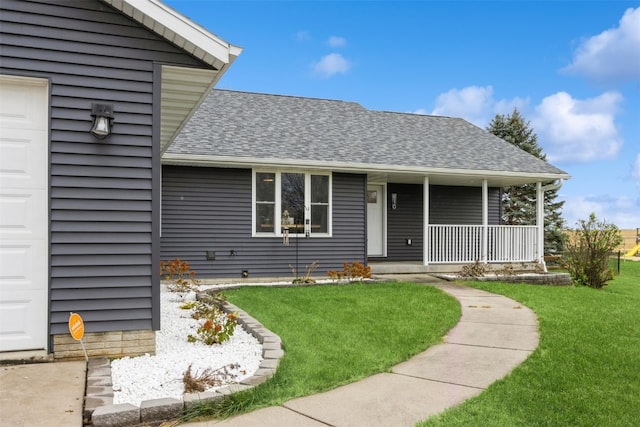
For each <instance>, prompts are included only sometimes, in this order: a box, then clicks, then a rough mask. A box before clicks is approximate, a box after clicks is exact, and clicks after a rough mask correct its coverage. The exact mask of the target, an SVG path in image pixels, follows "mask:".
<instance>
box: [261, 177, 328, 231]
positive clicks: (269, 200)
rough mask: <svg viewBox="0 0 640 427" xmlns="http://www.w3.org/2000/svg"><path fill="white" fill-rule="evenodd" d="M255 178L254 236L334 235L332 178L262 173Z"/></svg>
mask: <svg viewBox="0 0 640 427" xmlns="http://www.w3.org/2000/svg"><path fill="white" fill-rule="evenodd" d="M253 175H254V178H253V206H254V215H253V221H254V225H253V231H254V235H270V236H274V235H277V236H279V235H281V234H282V228H283V224H284V226H286V227H288V228H289V233H291V234H309V235H325V236H326V235H330V234H331V175H319V174H311V173H302V172H259V171H254V174H253Z"/></svg>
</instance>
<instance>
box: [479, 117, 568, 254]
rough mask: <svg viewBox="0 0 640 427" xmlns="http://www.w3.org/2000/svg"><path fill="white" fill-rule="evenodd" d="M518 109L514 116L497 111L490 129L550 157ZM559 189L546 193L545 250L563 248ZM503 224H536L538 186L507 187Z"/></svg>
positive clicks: (510, 140) (526, 148) (536, 153)
mask: <svg viewBox="0 0 640 427" xmlns="http://www.w3.org/2000/svg"><path fill="white" fill-rule="evenodd" d="M529 125H530V123H529V122H528V121H525V119H524V118H523V117H522V115H521V114H520V112H519V111H518V110H517V109H514V110H513V113H511V115H507V116H504V115H501V114H496V116H495V117H494V118H493V120H491V123H489V126H488V127H487V130H488V131H489V132H491V133H492V134H494V135H496V136H497V137H499V138H502V139H504V140H505V141H507V142H508V143H510V144H513V145H515V146H516V147H518V148H520V149H522V150H524V151H526V152H527V153H529V154H532V155H534V156H536V157H538V158H539V159H542V160H545V161H546V159H547V156H546V155H545V154H544V153H543V152H542V148H541V147H540V146H539V145H538V136H537V135H536V134H535V132H534V131H533V129H531V127H530V126H529ZM557 196H558V190H549V191H546V192H545V194H544V251H545V253H559V252H561V251H562V250H563V240H562V229H563V228H564V225H565V224H564V220H563V219H562V216H561V213H560V212H561V210H562V206H563V205H564V202H559V201H556V198H557ZM502 223H503V224H506V225H533V224H535V223H536V185H535V184H525V185H520V186H511V187H505V188H503V191H502Z"/></svg>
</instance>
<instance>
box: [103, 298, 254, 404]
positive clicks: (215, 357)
mask: <svg viewBox="0 0 640 427" xmlns="http://www.w3.org/2000/svg"><path fill="white" fill-rule="evenodd" d="M161 289H162V290H161V302H160V307H161V318H160V320H161V329H160V330H159V331H157V332H156V355H155V356H150V355H148V354H147V355H144V356H138V357H124V358H122V359H116V360H113V361H112V362H111V376H112V381H113V390H114V393H113V403H114V404H120V403H129V404H132V405H137V406H140V403H141V402H142V401H145V400H152V399H160V398H174V399H181V398H182V395H183V393H184V384H183V382H182V377H183V375H184V373H185V372H186V370H187V369H188V367H189V365H192V366H191V373H192V375H194V376H195V375H197V374H199V373H202V372H203V371H204V370H205V369H207V368H210V369H212V370H216V369H219V368H222V367H224V366H227V365H231V364H238V365H239V368H237V369H232V370H230V372H231V373H233V374H234V376H235V375H237V376H236V377H235V378H234V379H233V382H232V383H237V382H240V381H242V380H243V379H245V378H248V377H251V376H252V375H253V373H254V372H255V371H256V370H257V369H258V367H259V366H260V362H261V361H262V345H261V344H260V343H259V342H258V340H257V339H256V338H254V337H253V336H252V335H250V334H248V333H247V332H246V331H245V330H244V329H243V328H242V327H241V326H240V325H238V326H237V327H236V330H235V332H234V334H233V336H232V337H231V338H230V339H229V340H228V341H226V342H224V343H222V344H216V345H212V346H208V345H205V344H202V343H201V342H196V343H189V342H187V335H189V334H192V335H196V329H197V328H198V325H199V322H197V321H196V320H194V319H192V318H191V317H190V313H191V311H190V310H182V309H180V308H179V306H180V305H181V304H183V303H184V302H185V301H193V300H194V299H195V295H194V294H193V293H190V294H188V295H186V296H185V298H184V299H181V298H180V297H179V296H178V295H177V294H175V293H171V292H169V291H168V290H167V289H166V286H162V287H161ZM227 384H228V383H227ZM222 386H224V385H221V387H222ZM216 388H217V387H216ZM216 388H210V389H208V390H215V389H216Z"/></svg>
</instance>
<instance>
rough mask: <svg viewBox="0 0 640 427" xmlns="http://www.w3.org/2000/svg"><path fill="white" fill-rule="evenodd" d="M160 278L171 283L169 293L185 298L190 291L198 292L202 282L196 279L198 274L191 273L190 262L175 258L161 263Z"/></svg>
mask: <svg viewBox="0 0 640 427" xmlns="http://www.w3.org/2000/svg"><path fill="white" fill-rule="evenodd" d="M160 276H162V277H163V278H164V280H167V281H171V283H170V284H169V291H171V292H175V293H177V294H179V295H180V296H182V297H183V296H184V295H185V294H187V293H189V292H190V291H194V292H197V291H198V287H199V286H200V281H199V280H197V279H196V272H195V271H191V267H190V266H189V262H188V261H181V260H180V259H179V258H175V259H173V260H169V261H160Z"/></svg>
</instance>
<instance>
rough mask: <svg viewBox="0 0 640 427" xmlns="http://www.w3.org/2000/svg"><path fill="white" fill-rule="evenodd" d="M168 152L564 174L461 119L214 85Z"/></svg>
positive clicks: (363, 164) (236, 158)
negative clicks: (397, 111) (215, 87)
mask: <svg viewBox="0 0 640 427" xmlns="http://www.w3.org/2000/svg"><path fill="white" fill-rule="evenodd" d="M167 154H169V155H171V154H182V155H195V156H207V155H211V156H216V157H220V156H222V157H230V158H233V159H235V160H236V161H237V160H238V159H242V158H247V159H249V158H253V159H255V158H260V159H271V160H273V161H277V160H281V161H302V162H306V163H309V162H318V163H332V162H349V163H352V164H354V165H359V166H362V167H363V168H366V167H368V166H371V167H375V166H376V165H387V166H389V165H392V166H397V167H398V168H399V169H402V168H407V167H409V168H418V169H425V171H428V170H429V169H457V170H460V169H463V170H464V169H468V170H474V171H501V172H517V173H534V174H535V173H540V174H554V175H555V174H558V175H562V176H563V177H567V174H566V173H565V172H564V171H562V170H560V169H558V168H556V167H555V166H553V165H551V164H549V163H547V162H545V161H543V160H540V159H538V158H537V157H535V156H533V155H531V154H529V153H527V152H525V151H523V150H521V149H519V148H517V147H516V146H514V145H512V144H509V143H508V142H506V141H503V140H502V139H500V138H498V137H496V136H494V135H493V134H491V133H490V132H487V131H486V130H484V129H481V128H479V127H477V126H474V125H472V124H471V123H469V122H467V121H465V120H463V119H460V118H451V117H442V116H426V115H418V114H409V113H392V112H384V111H372V110H367V109H365V108H364V107H362V106H361V105H359V104H357V103H353V102H346V101H333V100H325V99H314V98H300V97H292V96H282V95H267V94H258V93H248V92H236V91H228V90H218V89H216V90H213V91H212V92H211V94H210V95H209V96H208V98H207V99H206V100H205V101H204V102H203V103H202V105H201V106H200V108H199V109H198V111H197V112H196V113H195V114H194V115H193V117H192V118H191V120H190V121H189V123H188V124H187V125H186V126H185V128H184V129H183V130H182V132H181V133H180V135H179V136H178V137H177V138H176V140H175V142H174V143H173V145H172V146H171V147H170V148H169V149H168V150H167Z"/></svg>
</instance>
